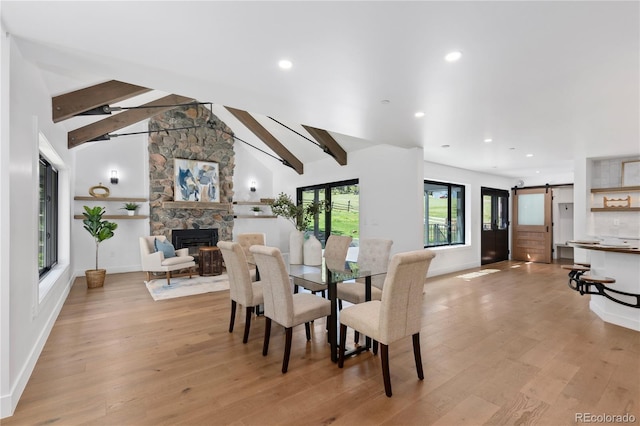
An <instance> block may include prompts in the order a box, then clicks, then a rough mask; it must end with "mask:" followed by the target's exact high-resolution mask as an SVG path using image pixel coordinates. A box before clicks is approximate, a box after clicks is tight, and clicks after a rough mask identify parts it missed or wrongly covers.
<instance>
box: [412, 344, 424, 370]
mask: <svg viewBox="0 0 640 426" xmlns="http://www.w3.org/2000/svg"><path fill="white" fill-rule="evenodd" d="M413 357H414V358H415V359H416V370H417V371H418V379H420V380H424V372H423V371H422V355H421V354H420V333H416V334H414V335H413Z"/></svg>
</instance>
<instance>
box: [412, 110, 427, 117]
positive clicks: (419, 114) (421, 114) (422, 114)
mask: <svg viewBox="0 0 640 426" xmlns="http://www.w3.org/2000/svg"><path fill="white" fill-rule="evenodd" d="M413 115H414V116H415V117H416V118H422V117H424V112H422V111H418V112H416V113H415V114H413Z"/></svg>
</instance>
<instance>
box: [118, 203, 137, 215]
mask: <svg viewBox="0 0 640 426" xmlns="http://www.w3.org/2000/svg"><path fill="white" fill-rule="evenodd" d="M138 207H140V204H137V203H124V205H123V206H122V209H121V210H126V211H127V214H128V215H129V216H133V215H134V214H136V210H138Z"/></svg>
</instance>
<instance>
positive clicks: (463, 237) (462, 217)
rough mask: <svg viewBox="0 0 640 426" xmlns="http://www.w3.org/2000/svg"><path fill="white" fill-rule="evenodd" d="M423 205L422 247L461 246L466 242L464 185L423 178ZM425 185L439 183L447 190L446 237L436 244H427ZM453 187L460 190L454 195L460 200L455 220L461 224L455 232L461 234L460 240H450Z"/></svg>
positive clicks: (427, 217)
mask: <svg viewBox="0 0 640 426" xmlns="http://www.w3.org/2000/svg"><path fill="white" fill-rule="evenodd" d="M423 185H424V186H423V197H424V198H423V206H424V207H425V209H424V226H423V229H422V232H423V243H424V248H438V247H450V246H462V245H465V244H466V208H465V207H466V196H465V193H466V187H465V185H463V184H460V183H453V182H441V181H435V180H429V179H425V180H424V181H423ZM427 185H439V186H443V187H446V190H447V217H446V221H447V223H446V226H447V239H446V243H438V244H429V241H428V235H429V229H428V226H429V211H428V209H427V202H426V197H428V194H427V188H426V186H427ZM453 188H456V189H457V188H459V189H460V190H459V191H458V196H457V197H456V199H459V200H461V202H460V203H459V206H457V207H458V215H457V216H458V217H457V218H456V220H455V222H456V224H457V225H458V226H461V227H462V229H461V230H460V232H457V234H458V235H460V236H461V241H452V235H453V232H452V230H451V223H452V217H451V215H452V209H451V203H452V200H453V197H452V192H453Z"/></svg>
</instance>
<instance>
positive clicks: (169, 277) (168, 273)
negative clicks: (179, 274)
mask: <svg viewBox="0 0 640 426" xmlns="http://www.w3.org/2000/svg"><path fill="white" fill-rule="evenodd" d="M167 285H171V271H167Z"/></svg>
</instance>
